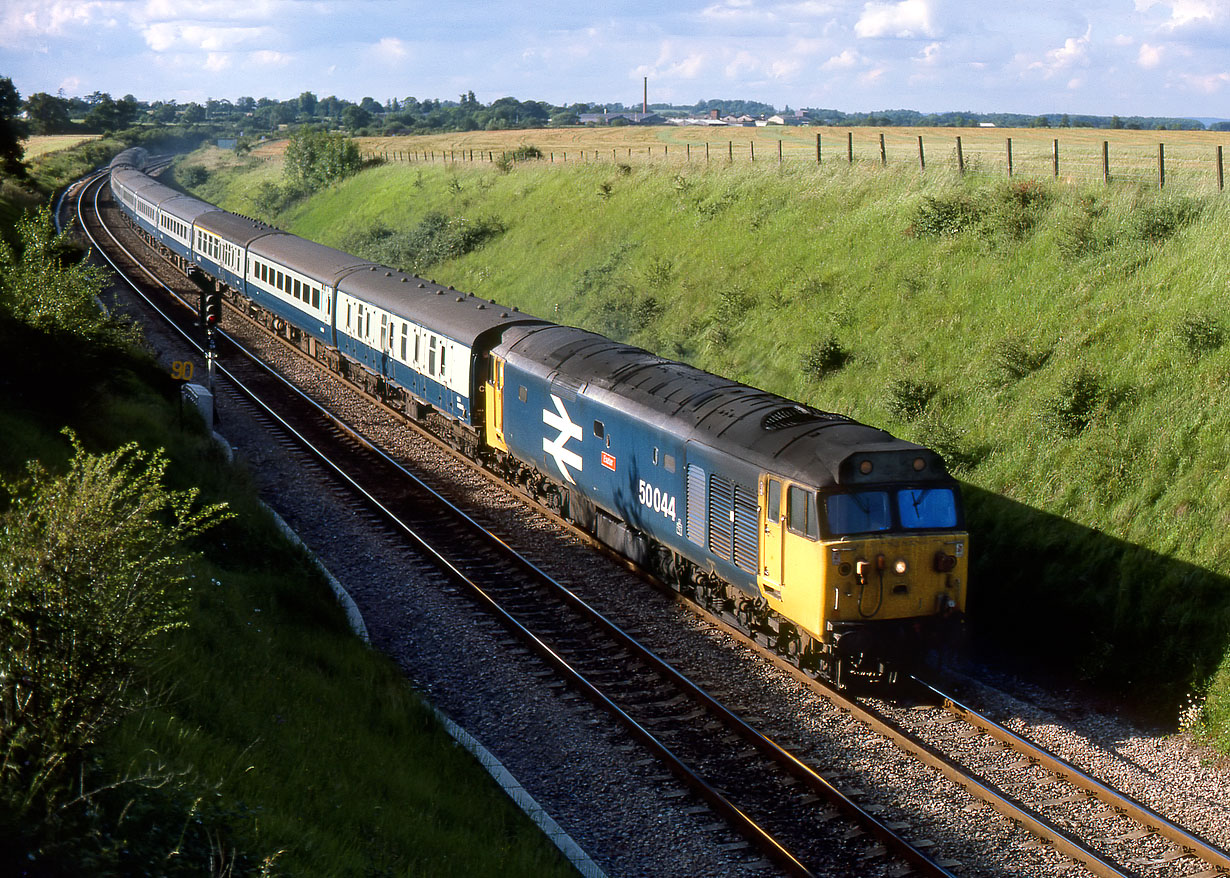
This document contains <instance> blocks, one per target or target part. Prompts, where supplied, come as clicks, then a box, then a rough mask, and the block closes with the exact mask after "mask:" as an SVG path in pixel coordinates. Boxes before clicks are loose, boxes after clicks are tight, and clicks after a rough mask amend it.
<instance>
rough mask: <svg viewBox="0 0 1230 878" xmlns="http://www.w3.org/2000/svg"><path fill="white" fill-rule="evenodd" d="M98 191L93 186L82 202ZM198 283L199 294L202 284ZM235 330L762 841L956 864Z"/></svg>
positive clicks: (335, 434)
mask: <svg viewBox="0 0 1230 878" xmlns="http://www.w3.org/2000/svg"><path fill="white" fill-rule="evenodd" d="M88 197H89V194H88V192H87V191H86V190H83V191H82V193H81V199H82V200H86V199H88ZM95 216H96V217H97V216H98V214H97V213H96V214H95ZM99 224H100V223H96V222H95V221H90V222H89V223H87V233H89V234H91V236H92V237H93V238H94V240H95V243H96V246H99V247H100V248H101V247H102V239H101V232H100V231H96V230H95V228H94V227H95V226H96V225H99ZM94 236H98V237H94ZM112 242H113V246H115V247H121V246H122V245H120V244H119V242H118V240H115V239H114V238H113V239H112ZM107 249H108V250H110V249H111V246H108V247H107ZM125 252H127V251H125ZM127 262H128V263H131V266H136V265H137V264H138V263H139V262H140V260H139V259H138V258H137V257H136V256H135V255H134V254H132V253H131V252H127ZM116 268H117V270H118V271H121V272H122V273H125V274H126V273H127V271H125V268H124V267H121V265H116ZM127 270H128V271H132V270H134V269H133V268H132V267H128V269H127ZM159 285H161V282H159ZM138 286H144V285H143V284H140V285H139V284H134V288H136V287H138ZM185 290H186V291H187V293H186V294H187V295H189V296H190V295H191V294H192V288H191V287H185ZM140 292H141V294H142V295H143V296H148V297H149V298H150V299H151V300H152V302H153V303H156V305H157V307H158V308H159V311H160V312H161V313H162V314H163V315H164V319H170V320H173V321H174V322H175V323H176V324H177V326H178V328H179V330H180V331H181V332H182V333H183V334H184V336H185V337H186V338H191V337H193V335H194V334H195V333H194V331H193V327H192V319H191V317H188V318H184V317H183V316H182V315H177V314H176V313H174V306H173V305H171V304H165V303H163V302H162V301H160V300H162V299H164V298H167V297H169V296H171V295H173V293H172V291H170V290H169V289H166V288H164V289H163V291H162V294H158V293H155V292H153V291H152V290H141V291H140ZM181 293H182V291H181ZM179 298H180V302H181V304H187V302H185V301H184V300H183V298H184V297H183V295H182V294H181V295H180V296H179ZM189 313H191V312H190V311H189ZM222 335H223V338H224V343H223V344H222V345H220V348H221V349H222V350H221V353H222V356H223V357H224V358H225V360H226V362H227V365H226V366H225V367H220V368H219V372H220V374H221V376H222V377H223V378H225V380H226V381H227V383H228V385H231V386H233V388H234V389H235V390H237V391H239V392H241V393H243V394H244V395H245V396H246V397H247V398H248V400H249V403H250V404H254V405H257V406H259V407H260V408H261V409H262V410H263V411H264V413H265V416H266V417H267V418H269V419H270V420H271V421H273V422H275V423H276V425H277V427H278V429H279V430H280V431H281V432H282V433H283V434H284V435H287V436H289V437H293V441H294V442H295V444H296V445H298V446H300V447H302V448H304V449H311V450H312V452H313V453H314V454H315V455H316V456H317V459H318V462H319V463H320V465H321V466H322V467H324V468H325V469H327V470H328V471H329V472H330V473H331V475H332V476H333V477H334V478H335V479H340V480H342V481H343V482H344V483H345V484H346V485H347V486H348V489H349V490H352V491H354V492H355V495H356V500H355V502H356V503H358V504H360V505H362V506H363V507H365V508H366V509H367V510H369V511H374V512H376V513H378V514H379V515H380V517H381V518H382V519H383V520H384V522H385V523H386V525H391V526H392V527H394V528H395V529H397V530H398V531H399V532H400V533H401V534H402V536H403V537H404V538H405V539H407V540H409V541H411V542H412V543H413V544H414V545H415V546H416V548H417V550H418V551H419V552H421V553H423V554H424V555H426V556H428V557H430V558H432V559H433V560H434V562H435V563H436V564H437V566H438V567H439V568H440V569H442V570H443V571H445V572H446V573H447V575H448V576H449V578H450V579H451V580H452V581H453V582H454V583H455V584H456V585H457V586H458V587H460V588H464V589H466V590H467V591H468V592H470V593H471V595H472V596H473V598H474V600H475V601H477V602H479V603H480V604H481V605H483V606H484V608H485V609H486V610H487V612H488V613H489V614H490V615H491V618H493V619H495V620H497V621H498V622H499V623H500V624H501V625H502V626H503V627H504V628H505V629H506V631H507V632H508V634H509V636H510V637H511V638H513V639H514V640H515V641H516V643H517V644H518V646H517V647H516V648H521V649H528V650H530V651H532V652H534V653H535V654H537V655H538V656H539V658H540V659H541V660H542V661H543V662H544V663H545V664H546V665H547V666H549V667H550V668H551V669H552V672H553V673H554V674H555V675H556V676H557V678H558V680H560V681H563V682H564V683H566V685H568V686H569V687H570V688H571V689H572V690H573V691H576V692H579V693H581V694H583V695H585V696H586V697H587V698H589V699H590V700H591V701H593V702H594V703H595V704H597V705H599V706H601V707H602V708H603V709H604V710H606V711H607V712H608V713H610V714H611V715H612V716H614V717H615V718H616V719H617V720H618V721H619V722H620V723H621V724H622V725H623V726H624V727H625V729H626V730H627V731H628V733H629V734H630V736H631V737H632V738H633V739H635V740H637V741H638V742H639V743H640V744H641V745H643V746H644V747H646V748H647V749H648V750H649V751H650V752H651V753H653V758H655V759H657V760H658V761H659V762H660V763H661V765H662V766H664V768H665V769H666V770H668V771H669V772H670V773H671V774H672V775H674V776H675V777H676V778H678V779H679V780H680V781H682V782H683V783H684V784H685V785H686V786H687V787H688V788H689V789H690V790H691V791H692V793H693V795H695V796H696V797H697V798H698V799H700V800H701V801H703V802H704V803H705V806H706V807H707V808H708V809H710V810H712V811H713V812H714V813H715V814H717V815H719V816H720V817H721V818H722V819H723V820H724V821H726V822H727V823H728V824H729V825H730V827H731V828H732V829H734V830H735V831H736V832H738V833H739V834H740V835H741V836H743V837H744V839H745V840H746V844H747V845H748V846H749V848H750V849H753V850H755V851H756V852H758V853H759V854H760V855H761V856H764V857H766V858H768V859H769V860H771V861H772V862H774V863H775V864H777V865H778V866H779V867H780V868H781V869H782V870H783V871H784V872H785V873H787V874H794V875H819V874H854V873H866V872H867V870H868V869H869V868H871V869H872V871H876V872H882V873H883V874H888V875H906V874H917V875H932V876H944V875H950V874H951V873H950V872H949V871H948V870H947V869H945V868H943V867H942V866H940V865H939V864H938V863H936V862H934V861H933V860H932V859H931V857H930V856H928V855H927V854H926V853H925V852H923V851H921V850H919V849H918V848H915V847H914V846H913V845H911V844H910V843H909V842H908V841H907V840H906V839H904V838H903V837H901V836H900V835H899V834H898V832H897V831H896V830H894V829H893V828H891V827H889V826H888V825H886V824H885V823H883V822H882V821H880V820H879V819H878V818H877V817H876V816H875V815H873V814H871V813H869V812H867V811H865V810H864V809H862V808H861V807H859V805H858V804H857V803H856V802H855V801H854V800H853V798H851V797H850V796H847V795H845V794H844V793H843V792H842V791H841V790H839V789H838V788H837V787H836V786H835V785H834V784H832V783H831V782H829V781H828V780H826V779H825V778H823V777H822V776H821V775H820V774H819V772H818V771H816V770H815V769H814V768H812V767H811V766H809V765H807V764H806V763H804V762H802V761H801V760H799V759H797V758H795V757H793V756H792V755H791V754H790V753H789V752H788V751H787V750H785V749H784V748H782V747H781V746H779V745H778V744H776V743H775V742H773V741H771V740H770V739H768V738H767V737H766V736H764V735H763V734H761V733H759V732H758V731H756V730H755V729H754V728H753V727H752V726H751V725H750V724H749V723H747V722H746V721H744V720H743V719H742V718H741V717H740V716H739V714H738V713H737V712H736V711H734V710H731V709H729V708H727V707H726V706H724V705H723V704H722V702H721V701H720V700H719V699H718V698H715V697H714V696H713V695H711V694H709V693H708V692H706V691H705V689H704V688H702V687H701V686H699V685H697V684H695V683H693V682H692V681H690V680H689V679H688V678H687V677H686V676H685V675H683V674H681V673H680V672H679V671H677V670H676V669H675V668H674V667H672V666H671V665H670V664H669V663H667V662H665V661H663V660H662V659H660V658H658V657H657V656H656V655H654V653H653V651H652V650H651V649H649V648H648V647H647V646H645V645H643V644H642V643H641V642H640V641H639V640H638V639H637V638H635V637H634V636H632V635H631V634H629V633H628V632H626V631H623V630H622V629H620V628H619V626H617V625H615V624H614V623H612V622H611V621H610V620H608V619H606V618H605V617H604V616H603V615H602V614H601V613H599V612H598V611H597V610H595V609H594V608H592V607H590V606H589V605H588V604H586V603H585V602H584V601H583V600H581V599H580V598H578V597H577V596H576V595H575V594H573V593H572V592H571V591H569V589H567V588H566V587H565V586H564V585H562V584H561V583H559V582H558V581H556V580H554V579H553V578H551V577H550V576H548V575H547V574H545V573H544V572H543V571H541V570H540V569H538V568H537V567H536V566H535V565H534V564H533V563H531V562H529V561H527V560H526V559H524V558H523V557H521V556H520V555H518V554H517V553H515V552H514V551H513V550H512V549H510V548H509V547H508V546H507V545H506V544H505V543H504V542H503V541H502V540H501V539H499V537H497V536H495V535H494V534H492V533H490V532H489V531H488V530H487V529H485V528H483V527H482V526H481V525H480V524H478V522H476V521H475V520H474V519H473V518H471V517H470V516H468V515H467V514H466V513H465V512H463V511H462V510H460V509H458V508H457V507H455V506H454V505H453V504H451V503H449V502H448V501H447V500H446V499H445V498H444V497H442V496H441V495H440V494H438V493H437V492H435V491H434V490H432V489H431V488H430V487H429V486H428V485H426V484H425V483H424V482H422V481H421V480H419V479H418V478H417V477H416V476H414V475H413V474H412V473H410V472H408V471H406V470H405V469H404V468H402V467H401V466H400V465H399V464H397V463H396V462H395V461H393V460H392V459H391V458H389V457H388V456H387V455H385V454H383V453H382V452H381V451H380V450H379V449H377V448H375V447H374V446H373V445H372V444H371V443H369V442H368V441H366V440H365V439H363V438H362V437H361V436H359V435H358V433H356V432H355V431H354V430H352V429H350V428H349V427H347V426H346V425H344V424H342V423H341V422H340V421H338V420H337V419H335V418H333V417H332V416H331V415H329V414H328V413H327V412H325V411H324V410H323V409H321V408H320V407H319V406H317V405H316V404H315V403H313V402H312V401H310V400H309V399H307V397H305V396H303V395H301V394H299V393H298V392H297V391H295V390H294V388H293V387H292V386H291V385H289V384H288V383H287V382H286V381H285V380H284V379H282V378H281V377H280V376H277V375H275V374H274V373H272V372H271V371H269V370H268V369H266V368H264V367H263V366H261V365H259V363H258V361H257V358H256V357H255V356H254V355H251V354H248V352H247V351H246V350H245V349H244V348H243V347H242V346H241V345H239V344H238V343H236V342H235V341H234V340H233V339H230V338H229V337H226V336H225V334H222ZM241 355H242V356H241ZM244 357H247V359H245V358H244ZM548 685H550V684H548Z"/></svg>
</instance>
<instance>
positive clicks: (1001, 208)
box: [988, 181, 1051, 238]
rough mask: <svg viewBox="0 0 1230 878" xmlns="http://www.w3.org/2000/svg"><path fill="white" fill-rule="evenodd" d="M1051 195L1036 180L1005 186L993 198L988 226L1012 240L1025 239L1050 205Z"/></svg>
mask: <svg viewBox="0 0 1230 878" xmlns="http://www.w3.org/2000/svg"><path fill="white" fill-rule="evenodd" d="M1050 201H1051V193H1050V190H1048V189H1047V188H1046V187H1045V186H1043V185H1042V184H1041V183H1039V182H1037V181H1027V182H1024V183H1006V184H1004V185H1001V186H998V187H996V189H995V191H994V193H993V194H992V195H991V205H990V210H989V216H988V220H989V224H990V225H991V226H992V227H993V228H995V229H997V230H998V231H1000V232H1003V233H1004V234H1006V235H1008V236H1009V237H1011V238H1023V237H1025V236H1026V235H1027V234H1029V233H1030V232H1031V231H1033V229H1034V226H1035V225H1037V223H1038V218H1039V217H1040V216H1041V214H1042V212H1043V211H1044V210H1045V209H1046V207H1047V206H1048V205H1049V204H1050Z"/></svg>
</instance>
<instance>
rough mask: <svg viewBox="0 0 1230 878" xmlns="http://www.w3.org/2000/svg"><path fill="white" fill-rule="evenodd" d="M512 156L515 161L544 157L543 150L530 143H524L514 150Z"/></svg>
mask: <svg viewBox="0 0 1230 878" xmlns="http://www.w3.org/2000/svg"><path fill="white" fill-rule="evenodd" d="M512 158H513V161H515V162H526V161H530V160H531V159H540V158H542V150H541V149H539V148H538V147H536V146H534V145H533V144H530V143H526V144H522V145H521V146H518V147H517V148H516V149H515V150H513V154H512Z"/></svg>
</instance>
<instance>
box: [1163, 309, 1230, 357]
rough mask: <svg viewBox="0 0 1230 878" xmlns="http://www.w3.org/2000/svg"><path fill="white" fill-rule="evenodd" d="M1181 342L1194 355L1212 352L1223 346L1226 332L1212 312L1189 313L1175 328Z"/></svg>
mask: <svg viewBox="0 0 1230 878" xmlns="http://www.w3.org/2000/svg"><path fill="white" fill-rule="evenodd" d="M1175 335H1176V336H1177V337H1178V339H1179V343H1180V344H1181V345H1182V346H1183V348H1184V350H1186V351H1187V352H1188V353H1189V354H1191V355H1192V356H1193V357H1201V356H1203V355H1205V354H1208V353H1212V352H1213V351H1215V350H1217V349H1218V348H1219V347H1221V346H1222V342H1224V341H1225V332H1224V330H1223V329H1222V328H1221V323H1220V322H1218V320H1217V318H1216V317H1215V316H1213V315H1212V314H1187V315H1185V316H1184V317H1183V319H1182V320H1181V321H1179V325H1178V326H1177V327H1176V328H1175Z"/></svg>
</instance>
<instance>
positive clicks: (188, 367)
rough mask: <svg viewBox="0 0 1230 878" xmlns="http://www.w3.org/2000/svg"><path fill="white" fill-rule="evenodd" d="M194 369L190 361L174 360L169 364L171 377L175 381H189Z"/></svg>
mask: <svg viewBox="0 0 1230 878" xmlns="http://www.w3.org/2000/svg"><path fill="white" fill-rule="evenodd" d="M194 369H195V366H194V364H193V362H192V361H191V360H176V361H175V362H174V363H172V364H171V377H172V378H174V379H175V380H176V381H191V380H192V373H193V371H194Z"/></svg>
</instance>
